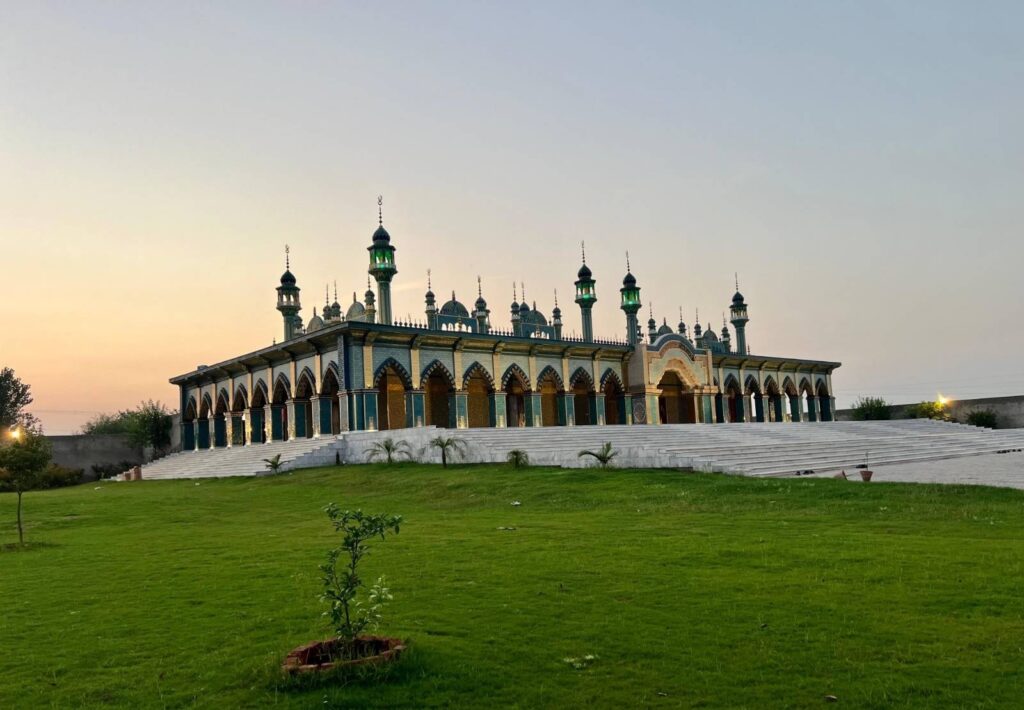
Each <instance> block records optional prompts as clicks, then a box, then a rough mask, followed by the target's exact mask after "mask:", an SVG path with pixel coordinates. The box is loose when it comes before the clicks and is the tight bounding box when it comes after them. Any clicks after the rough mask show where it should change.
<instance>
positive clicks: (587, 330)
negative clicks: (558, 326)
mask: <svg viewBox="0 0 1024 710" xmlns="http://www.w3.org/2000/svg"><path fill="white" fill-rule="evenodd" d="M580 251H581V252H582V255H583V266H581V267H580V270H579V271H578V272H577V273H576V303H578V304H579V306H580V316H581V317H582V319H583V340H584V341H585V342H588V343H590V342H593V340H594V316H593V314H592V313H591V311H590V309H591V308H593V307H594V304H595V303H597V291H596V290H595V289H594V285H595V284H596V282H595V281H594V279H593V275H592V274H591V272H590V267H588V266H587V249H586V246H585V245H584V243H583V242H580Z"/></svg>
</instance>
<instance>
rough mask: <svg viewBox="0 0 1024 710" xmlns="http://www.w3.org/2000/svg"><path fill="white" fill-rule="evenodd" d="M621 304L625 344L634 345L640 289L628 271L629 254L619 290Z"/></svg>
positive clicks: (636, 334)
mask: <svg viewBox="0 0 1024 710" xmlns="http://www.w3.org/2000/svg"><path fill="white" fill-rule="evenodd" d="M619 294H620V295H621V297H622V304H621V305H620V306H619V307H620V308H622V310H623V311H624V312H625V314H626V342H628V343H629V344H630V345H636V344H637V340H638V339H639V338H638V336H639V327H638V326H637V322H636V314H637V312H638V311H639V310H640V287H639V286H637V285H636V277H635V276H633V274H632V272H631V271H630V269H629V252H628V251H627V252H626V276H625V277H624V278H623V279H622V288H620V289H619Z"/></svg>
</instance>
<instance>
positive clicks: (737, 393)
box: [725, 375, 746, 423]
mask: <svg viewBox="0 0 1024 710" xmlns="http://www.w3.org/2000/svg"><path fill="white" fill-rule="evenodd" d="M725 399H726V403H727V405H728V406H727V407H726V409H727V410H728V416H729V421H730V422H733V423H739V422H743V421H746V417H745V410H744V407H743V391H742V390H741V389H740V385H739V383H738V382H737V381H736V378H734V377H732V376H731V375H730V376H729V377H727V378H726V380H725Z"/></svg>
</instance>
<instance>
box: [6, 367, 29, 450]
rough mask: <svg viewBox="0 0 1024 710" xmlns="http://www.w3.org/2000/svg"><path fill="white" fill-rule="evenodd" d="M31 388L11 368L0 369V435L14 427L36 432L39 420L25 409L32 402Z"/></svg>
mask: <svg viewBox="0 0 1024 710" xmlns="http://www.w3.org/2000/svg"><path fill="white" fill-rule="evenodd" d="M31 389H32V387H31V385H26V384H25V383H24V382H22V381H21V380H20V379H18V376H17V375H15V374H14V370H12V369H11V368H9V367H5V368H4V369H3V370H0V436H3V435H6V434H7V432H10V431H13V430H15V429H25V430H26V431H29V432H35V433H38V431H39V420H38V419H36V418H35V417H34V416H33V415H31V414H29V413H28V412H26V411H25V407H27V406H28V405H30V404H32V392H31Z"/></svg>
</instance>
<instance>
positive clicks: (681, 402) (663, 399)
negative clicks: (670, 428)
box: [658, 370, 697, 424]
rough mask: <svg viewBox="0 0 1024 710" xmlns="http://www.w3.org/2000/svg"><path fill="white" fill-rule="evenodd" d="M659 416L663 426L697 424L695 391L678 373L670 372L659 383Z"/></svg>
mask: <svg viewBox="0 0 1024 710" xmlns="http://www.w3.org/2000/svg"><path fill="white" fill-rule="evenodd" d="M658 389H659V390H661V392H660V393H659V394H658V415H659V417H660V419H659V421H660V422H661V423H663V424H696V423H697V406H696V404H695V403H694V399H693V391H692V390H690V389H687V387H686V384H685V383H684V382H683V379H682V378H681V377H680V376H679V374H678V373H676V372H674V371H672V370H668V371H667V372H666V373H665V374H664V375H663V376H662V378H661V381H660V382H659V383H658Z"/></svg>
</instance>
